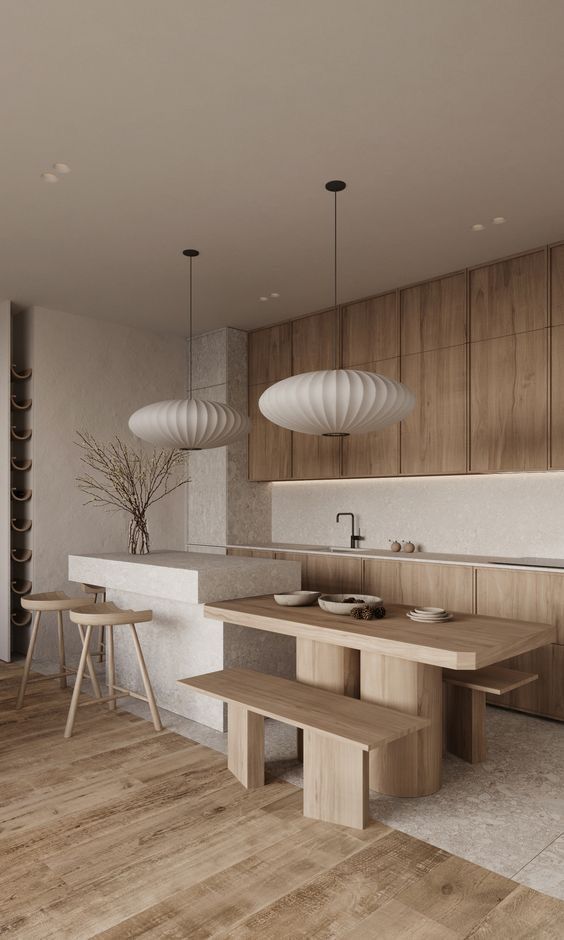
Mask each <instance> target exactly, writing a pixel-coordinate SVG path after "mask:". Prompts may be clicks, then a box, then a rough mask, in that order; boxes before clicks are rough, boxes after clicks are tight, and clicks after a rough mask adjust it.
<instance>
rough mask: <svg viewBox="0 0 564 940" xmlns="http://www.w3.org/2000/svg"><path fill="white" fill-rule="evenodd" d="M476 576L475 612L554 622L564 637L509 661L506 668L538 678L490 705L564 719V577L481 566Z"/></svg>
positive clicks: (547, 573)
mask: <svg viewBox="0 0 564 940" xmlns="http://www.w3.org/2000/svg"><path fill="white" fill-rule="evenodd" d="M476 579H477V580H476V599H477V600H476V605H477V606H476V613H478V614H486V615H488V616H492V617H515V618H516V619H519V620H537V621H540V622H541V623H542V622H545V623H553V624H554V625H555V626H556V627H557V630H558V639H559V641H560V642H559V643H556V644H553V645H551V646H545V647H543V648H542V649H539V650H533V651H532V652H531V653H525V654H523V655H522V656H515V657H513V658H512V659H508V660H506V662H504V663H503V665H504V666H509V667H510V668H512V669H519V670H522V671H523V672H537V673H538V674H539V678H538V679H537V681H536V682H532V683H531V684H530V685H527V686H524V687H523V688H521V689H516V690H515V691H514V692H510V693H509V694H508V695H507V696H504V698H503V701H502V702H501V703H500V701H499V698H496V699H492V704H494V705H499V704H503V705H508V706H510V707H512V708H519V709H521V710H522V711H527V712H532V713H533V714H538V715H546V716H548V717H549V718H560V719H564V575H562V574H551V573H549V572H541V571H508V570H496V569H493V568H478V569H477V571H476ZM489 700H490V698H488V701H489Z"/></svg>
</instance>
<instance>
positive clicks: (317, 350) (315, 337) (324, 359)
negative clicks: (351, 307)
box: [291, 309, 339, 375]
mask: <svg viewBox="0 0 564 940" xmlns="http://www.w3.org/2000/svg"><path fill="white" fill-rule="evenodd" d="M338 323H339V315H338V313H337V311H336V310H335V309H332V310H324V311H323V312H322V313H314V314H312V316H310V317H302V318H301V319H299V320H293V321H292V324H291V325H292V374H293V375H298V374H299V373H300V372H316V371H317V370H320V369H336V368H338V366H339V358H338V354H339V343H338V339H339V337H338Z"/></svg>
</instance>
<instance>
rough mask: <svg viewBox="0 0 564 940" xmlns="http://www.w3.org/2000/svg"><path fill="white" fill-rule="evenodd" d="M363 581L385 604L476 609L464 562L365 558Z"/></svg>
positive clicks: (471, 577) (465, 611) (367, 592)
mask: <svg viewBox="0 0 564 940" xmlns="http://www.w3.org/2000/svg"><path fill="white" fill-rule="evenodd" d="M363 583H364V588H363V590H364V592H365V593H366V594H375V595H376V596H377V597H382V598H383V599H384V604H412V605H413V606H419V607H444V608H445V609H446V610H451V611H456V610H457V611H459V612H460V613H467V614H471V613H473V610H474V604H473V576H472V568H470V567H466V566H464V565H439V564H432V565H430V564H425V562H421V561H417V562H409V561H395V560H393V559H390V560H388V559H386V560H382V559H379V558H365V559H364V582H363ZM524 619H526V618H524Z"/></svg>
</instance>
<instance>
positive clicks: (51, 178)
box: [41, 173, 59, 183]
mask: <svg viewBox="0 0 564 940" xmlns="http://www.w3.org/2000/svg"><path fill="white" fill-rule="evenodd" d="M41 179H42V180H44V181H45V182H46V183H58V182H59V177H58V176H55V174H54V173H42V174H41Z"/></svg>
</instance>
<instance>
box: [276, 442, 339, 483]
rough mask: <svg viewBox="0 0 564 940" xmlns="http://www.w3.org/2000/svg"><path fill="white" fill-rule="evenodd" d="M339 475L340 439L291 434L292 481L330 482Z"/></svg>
mask: <svg viewBox="0 0 564 940" xmlns="http://www.w3.org/2000/svg"><path fill="white" fill-rule="evenodd" d="M340 473H341V438H338V437H323V436H322V435H319V434H298V433H297V432H296V431H293V432H292V479H294V480H331V479H335V478H336V477H338V476H340ZM271 479H274V478H273V477H272V478H271Z"/></svg>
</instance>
